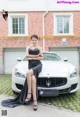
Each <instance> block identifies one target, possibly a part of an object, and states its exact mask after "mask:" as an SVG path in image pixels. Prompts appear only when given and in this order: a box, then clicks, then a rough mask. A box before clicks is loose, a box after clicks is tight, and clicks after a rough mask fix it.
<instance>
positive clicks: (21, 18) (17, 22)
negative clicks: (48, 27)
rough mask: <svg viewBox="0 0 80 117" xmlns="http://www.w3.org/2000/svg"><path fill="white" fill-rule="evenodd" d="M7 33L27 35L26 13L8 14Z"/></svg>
mask: <svg viewBox="0 0 80 117" xmlns="http://www.w3.org/2000/svg"><path fill="white" fill-rule="evenodd" d="M9 35H28V19H27V16H26V15H21V14H19V15H17V14H16V15H10V14H9Z"/></svg>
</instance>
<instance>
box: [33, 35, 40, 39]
mask: <svg viewBox="0 0 80 117" xmlns="http://www.w3.org/2000/svg"><path fill="white" fill-rule="evenodd" d="M32 38H36V39H39V37H38V36H37V35H36V34H33V35H32V36H31V39H32Z"/></svg>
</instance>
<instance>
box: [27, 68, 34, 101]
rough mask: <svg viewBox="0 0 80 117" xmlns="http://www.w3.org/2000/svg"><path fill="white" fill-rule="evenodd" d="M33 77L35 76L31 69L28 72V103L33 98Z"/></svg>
mask: <svg viewBox="0 0 80 117" xmlns="http://www.w3.org/2000/svg"><path fill="white" fill-rule="evenodd" d="M32 75H33V70H32V69H31V70H29V71H28V72H27V84H28V94H27V98H26V101H27V100H29V99H30V98H31V78H32Z"/></svg>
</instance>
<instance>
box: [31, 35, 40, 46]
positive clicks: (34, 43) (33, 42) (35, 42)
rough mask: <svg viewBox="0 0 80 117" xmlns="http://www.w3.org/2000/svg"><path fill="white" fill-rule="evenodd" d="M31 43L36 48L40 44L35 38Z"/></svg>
mask: <svg viewBox="0 0 80 117" xmlns="http://www.w3.org/2000/svg"><path fill="white" fill-rule="evenodd" d="M31 42H32V45H34V46H36V45H37V43H38V39H37V38H34V37H33V38H32V39H31Z"/></svg>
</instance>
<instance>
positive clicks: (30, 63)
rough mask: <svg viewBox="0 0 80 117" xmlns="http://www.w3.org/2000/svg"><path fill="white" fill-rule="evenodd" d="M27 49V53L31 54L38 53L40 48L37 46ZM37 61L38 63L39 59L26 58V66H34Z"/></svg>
mask: <svg viewBox="0 0 80 117" xmlns="http://www.w3.org/2000/svg"><path fill="white" fill-rule="evenodd" d="M28 51H29V54H31V55H38V54H39V52H40V50H39V49H38V48H35V49H31V48H29V49H28ZM39 63H40V60H28V67H29V68H32V67H35V66H37V65H38V64H39Z"/></svg>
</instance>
